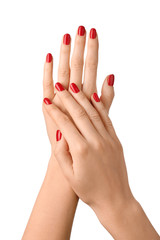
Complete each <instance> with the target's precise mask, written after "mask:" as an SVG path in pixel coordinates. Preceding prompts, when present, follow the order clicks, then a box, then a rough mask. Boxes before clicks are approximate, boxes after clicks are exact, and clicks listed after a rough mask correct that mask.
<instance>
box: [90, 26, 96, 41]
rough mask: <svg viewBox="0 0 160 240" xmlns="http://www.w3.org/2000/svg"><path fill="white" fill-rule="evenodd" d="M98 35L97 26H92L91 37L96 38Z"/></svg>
mask: <svg viewBox="0 0 160 240" xmlns="http://www.w3.org/2000/svg"><path fill="white" fill-rule="evenodd" d="M96 36H97V32H96V29H95V28H91V30H90V38H92V39H95V38H96Z"/></svg>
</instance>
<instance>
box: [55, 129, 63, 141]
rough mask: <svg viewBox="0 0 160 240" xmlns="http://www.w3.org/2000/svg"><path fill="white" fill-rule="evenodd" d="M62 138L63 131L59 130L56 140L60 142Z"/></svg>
mask: <svg viewBox="0 0 160 240" xmlns="http://www.w3.org/2000/svg"><path fill="white" fill-rule="evenodd" d="M61 138H62V133H61V131H60V130H57V132H56V140H57V142H58V141H59V140H61Z"/></svg>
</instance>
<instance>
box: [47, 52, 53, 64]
mask: <svg viewBox="0 0 160 240" xmlns="http://www.w3.org/2000/svg"><path fill="white" fill-rule="evenodd" d="M51 61H52V54H51V53H48V54H47V56H46V62H48V63H49V62H51Z"/></svg>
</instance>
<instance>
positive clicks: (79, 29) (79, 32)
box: [78, 26, 86, 36]
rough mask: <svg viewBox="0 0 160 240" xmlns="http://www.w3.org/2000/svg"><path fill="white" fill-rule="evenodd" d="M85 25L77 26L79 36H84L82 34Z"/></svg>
mask: <svg viewBox="0 0 160 240" xmlns="http://www.w3.org/2000/svg"><path fill="white" fill-rule="evenodd" d="M85 31H86V30H85V27H83V26H79V28H78V35H79V36H84V34H85Z"/></svg>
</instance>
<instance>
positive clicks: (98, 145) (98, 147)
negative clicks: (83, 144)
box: [94, 139, 104, 151]
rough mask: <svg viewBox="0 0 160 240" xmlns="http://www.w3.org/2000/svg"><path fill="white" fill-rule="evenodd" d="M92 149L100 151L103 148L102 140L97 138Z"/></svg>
mask: <svg viewBox="0 0 160 240" xmlns="http://www.w3.org/2000/svg"><path fill="white" fill-rule="evenodd" d="M94 149H95V150H97V151H102V150H103V149H104V142H102V141H101V140H100V139H97V140H96V141H95V142H94Z"/></svg>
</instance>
